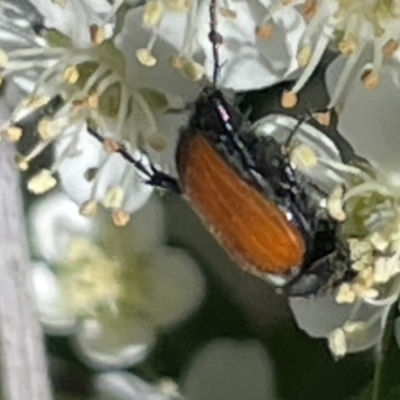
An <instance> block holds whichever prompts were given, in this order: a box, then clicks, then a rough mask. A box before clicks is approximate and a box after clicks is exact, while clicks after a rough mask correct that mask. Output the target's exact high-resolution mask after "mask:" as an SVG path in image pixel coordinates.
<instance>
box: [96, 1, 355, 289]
mask: <svg viewBox="0 0 400 400" xmlns="http://www.w3.org/2000/svg"><path fill="white" fill-rule="evenodd" d="M209 12H210V34H209V38H210V42H211V44H212V46H213V55H214V73H213V84H212V86H209V87H206V88H204V89H203V91H202V92H201V94H200V95H199V97H198V99H197V100H196V102H195V103H194V106H193V113H192V115H191V117H190V119H189V121H188V124H187V125H186V126H185V127H183V128H182V129H181V132H180V138H179V141H178V145H177V150H176V165H177V171H178V177H177V178H174V177H172V176H169V175H168V174H166V173H164V172H163V171H161V170H159V169H158V168H157V167H155V166H154V165H151V164H150V167H148V166H145V165H144V164H143V163H142V162H141V161H140V160H137V159H134V158H133V157H132V156H131V155H130V154H129V153H128V152H127V151H126V150H125V149H124V148H123V147H122V146H119V147H118V149H117V151H118V152H119V153H120V154H121V155H122V156H123V157H125V158H126V159H127V160H128V161H129V162H131V163H133V164H134V165H135V166H136V168H137V169H138V170H139V171H141V172H142V173H144V174H145V175H146V176H147V178H146V183H148V184H149V185H153V186H156V187H160V188H163V189H168V190H170V191H173V192H175V193H179V194H182V195H183V196H184V197H185V198H186V199H187V200H188V201H189V203H190V204H191V206H192V208H193V209H194V210H195V212H196V213H197V214H198V215H199V217H200V218H201V219H202V220H203V222H204V224H205V225H206V226H207V227H208V228H209V230H210V231H211V232H212V233H213V234H214V236H215V237H216V239H217V240H218V241H219V242H220V244H221V245H222V247H224V248H225V250H226V251H227V252H228V254H229V255H230V256H231V257H232V258H233V259H234V260H235V261H236V262H237V263H238V264H239V265H240V266H241V267H242V268H243V269H244V270H246V271H249V272H250V273H253V274H255V275H257V276H261V277H263V278H264V277H265V278H270V277H271V276H272V277H280V278H282V279H281V280H282V282H283V291H284V292H285V293H286V294H287V295H289V296H309V295H314V294H317V293H318V292H319V291H321V290H324V289H326V288H329V287H332V286H335V285H337V284H339V283H341V282H342V281H343V280H346V279H349V278H350V277H351V272H350V267H349V265H350V263H349V257H350V256H349V250H348V247H347V245H346V243H345V242H344V241H343V240H341V238H340V223H339V222H338V221H336V220H334V219H333V218H331V217H330V216H329V215H328V213H327V212H326V210H325V209H322V208H321V207H320V205H319V204H318V201H316V197H318V196H317V195H318V188H316V187H315V185H314V184H312V183H311V182H309V181H308V180H307V179H304V177H301V176H299V174H297V173H296V171H295V170H294V169H293V167H292V166H291V162H290V159H289V154H288V147H289V144H290V138H289V139H288V140H287V141H286V143H284V144H282V143H279V142H278V141H277V140H276V139H275V138H274V137H272V136H270V137H265V136H264V137H262V136H259V135H257V134H256V133H255V132H254V131H252V129H251V128H250V126H249V124H248V123H247V121H246V120H245V118H244V117H243V115H242V114H241V112H240V111H239V110H238V109H236V108H235V107H234V106H233V105H232V104H231V103H230V102H228V101H227V100H226V98H225V97H224V95H223V93H222V92H221V91H220V90H219V89H218V88H217V85H216V82H217V77H218V72H219V61H218V46H219V45H220V44H221V43H222V37H221V36H220V35H219V33H218V32H217V31H216V0H211V2H210V9H209ZM301 123H302V120H299V122H298V126H300V124H301ZM298 126H297V128H298ZM297 128H295V129H294V130H293V133H292V135H291V137H292V136H293V135H294V134H295V132H296V129H297ZM89 131H90V133H91V134H92V135H94V136H96V137H97V139H98V140H100V141H102V140H104V139H103V138H102V137H101V136H100V135H98V134H96V132H95V131H93V130H90V128H89Z"/></svg>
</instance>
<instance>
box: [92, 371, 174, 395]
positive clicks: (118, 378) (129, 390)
mask: <svg viewBox="0 0 400 400" xmlns="http://www.w3.org/2000/svg"><path fill="white" fill-rule="evenodd" d="M94 386H95V389H96V391H97V392H98V393H99V397H98V399H99V400H128V399H129V400H168V397H167V396H164V395H163V394H162V393H160V392H159V391H158V390H157V389H156V388H155V387H154V386H151V385H150V384H148V383H147V382H145V381H143V380H142V379H140V378H138V377H137V376H135V375H133V374H129V373H128V372H108V373H103V374H100V375H97V377H96V378H95V382H94Z"/></svg>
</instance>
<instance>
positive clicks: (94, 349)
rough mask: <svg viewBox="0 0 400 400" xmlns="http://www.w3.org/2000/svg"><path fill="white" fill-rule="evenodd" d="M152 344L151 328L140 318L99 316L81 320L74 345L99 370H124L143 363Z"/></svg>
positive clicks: (146, 321) (135, 316) (131, 316)
mask: <svg viewBox="0 0 400 400" xmlns="http://www.w3.org/2000/svg"><path fill="white" fill-rule="evenodd" d="M153 342H154V328H153V326H152V325H151V324H150V323H149V321H148V320H147V318H143V317H141V316H139V315H134V314H133V315H129V316H127V315H118V314H116V315H106V314H104V313H103V314H102V315H98V316H97V319H96V320H95V319H93V320H90V319H88V320H84V321H82V323H81V325H80V327H79V330H78V333H77V335H76V336H75V337H74V338H73V343H74V345H75V346H76V348H77V350H78V354H79V355H80V356H81V357H82V358H83V360H84V361H85V362H86V363H87V364H88V365H90V366H92V367H94V368H98V369H108V368H126V367H129V366H132V365H135V364H137V363H139V362H140V361H142V360H143V359H144V358H145V357H146V356H147V354H148V351H149V349H150V346H151V345H152V344H153Z"/></svg>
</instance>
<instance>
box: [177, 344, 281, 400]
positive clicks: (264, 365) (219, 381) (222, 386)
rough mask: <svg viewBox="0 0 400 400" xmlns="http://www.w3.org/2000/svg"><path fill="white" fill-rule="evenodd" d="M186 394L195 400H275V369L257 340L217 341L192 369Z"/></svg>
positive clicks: (184, 380)
mask: <svg viewBox="0 0 400 400" xmlns="http://www.w3.org/2000/svg"><path fill="white" fill-rule="evenodd" d="M182 393H183V395H184V396H185V397H186V398H188V399H193V400H243V399H247V400H272V399H274V398H275V383H274V374H273V365H272V362H271V360H270V358H269V355H268V354H267V353H266V352H265V349H264V348H263V346H261V344H260V343H258V342H257V341H255V340H245V341H235V340H231V339H215V340H213V341H212V342H210V343H208V344H207V345H206V346H204V347H203V348H202V349H201V350H200V351H199V353H198V354H197V355H196V356H195V357H194V359H193V360H192V361H191V363H190V364H189V365H188V367H187V370H186V372H185V373H184V374H183V378H182Z"/></svg>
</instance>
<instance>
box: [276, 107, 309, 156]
mask: <svg viewBox="0 0 400 400" xmlns="http://www.w3.org/2000/svg"><path fill="white" fill-rule="evenodd" d="M311 119H312V114H311V113H306V114H305V115H303V116H302V117H301V118H300V119H298V120H297V123H296V125H295V126H294V128H293V129H292V130H291V131H290V133H289V136H288V137H287V139H286V140H285V144H284V146H283V148H284V149H285V150H287V149H288V148H289V147H290V144H291V142H292V140H293V138H294V135H295V134H296V133H297V132H298V131H299V129H300V126H301V125H302V124H303V123H304V122H308V121H310V120H311Z"/></svg>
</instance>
